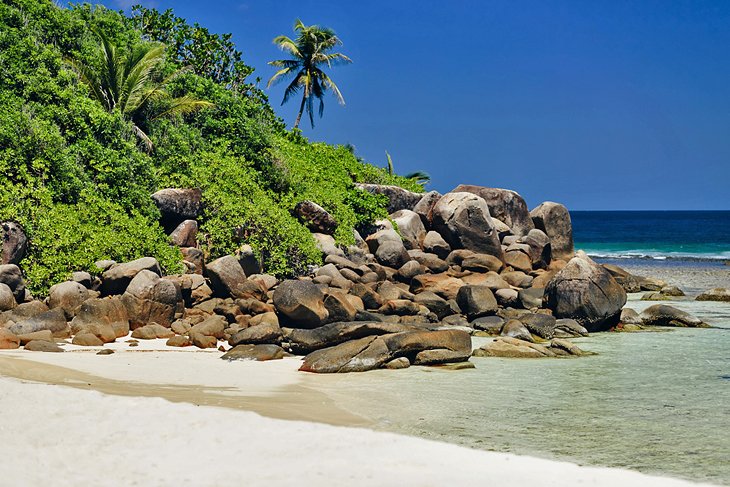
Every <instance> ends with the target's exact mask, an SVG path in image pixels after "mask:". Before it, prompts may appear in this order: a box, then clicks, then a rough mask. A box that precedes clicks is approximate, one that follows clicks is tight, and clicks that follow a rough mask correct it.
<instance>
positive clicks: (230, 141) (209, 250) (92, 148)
mask: <svg viewBox="0 0 730 487" xmlns="http://www.w3.org/2000/svg"><path fill="white" fill-rule="evenodd" d="M138 29H141V30H138ZM95 31H97V32H103V33H104V35H105V36H106V37H108V38H109V39H110V41H111V42H112V43H113V44H114V45H116V46H117V48H118V49H125V50H129V49H134V48H135V46H139V45H140V44H141V43H143V42H147V41H148V40H158V41H163V42H166V43H168V44H169V46H168V47H169V48H168V50H167V53H168V56H167V58H166V59H165V61H164V62H162V63H160V65H159V66H158V68H157V69H156V70H155V72H154V73H153V74H152V75H151V76H152V78H154V80H159V79H161V78H162V77H164V76H165V75H166V74H169V73H172V72H174V71H176V70H178V69H180V68H181V67H183V65H190V66H191V67H192V71H191V72H189V73H187V74H184V75H182V76H179V77H177V78H175V79H174V80H173V81H172V82H170V83H169V84H168V85H167V89H168V91H169V92H170V94H171V96H173V97H180V96H185V95H189V96H192V97H195V98H198V99H202V100H207V101H209V102H211V103H213V104H214V107H213V108H210V109H206V110H203V111H200V112H197V113H194V114H188V115H186V116H178V117H175V118H173V119H166V118H162V119H156V120H153V119H151V117H147V118H146V119H145V120H144V129H145V131H146V132H147V134H148V135H149V137H150V139H151V140H152V142H153V147H154V150H153V151H152V152H151V153H149V154H147V153H145V151H143V150H140V146H139V144H138V141H137V139H136V137H135V132H134V127H133V126H132V125H131V123H130V122H129V121H127V120H125V119H124V117H123V116H122V114H120V113H118V110H117V111H112V112H111V113H109V112H107V111H106V110H105V109H104V108H103V107H102V105H101V104H100V103H99V102H98V101H95V100H93V99H92V98H90V97H89V91H88V88H87V87H86V86H85V85H83V84H81V83H80V82H79V79H78V76H77V75H76V73H74V72H73V71H72V70H71V69H70V68H69V63H68V60H69V59H74V60H76V61H77V62H79V63H86V64H87V65H89V66H93V65H94V63H95V62H98V60H95V59H96V58H95V56H94V52H95V49H96V48H97V46H98V43H99V39H98V37H97V36H96V34H94V32H95ZM0 67H1V68H2V69H0V219H2V220H14V221H17V222H18V223H20V224H21V225H23V227H24V228H25V229H26V233H27V234H28V237H29V238H30V241H31V245H30V251H29V255H28V256H27V257H26V259H25V260H24V261H23V262H21V267H22V268H23V270H24V272H25V273H26V275H27V277H28V278H29V281H30V283H29V284H30V285H31V289H32V290H33V291H34V292H36V293H41V294H42V293H43V292H45V290H46V289H47V288H48V287H49V286H50V285H52V284H54V283H55V282H58V281H60V280H62V279H65V278H67V277H68V275H69V274H70V272H72V271H74V270H81V269H86V270H93V264H94V262H95V261H97V260H99V259H106V258H110V259H114V260H118V261H124V260H130V259H135V258H138V257H141V256H143V255H151V256H154V257H156V258H157V259H158V260H159V261H160V263H161V264H162V266H163V268H164V269H165V270H166V271H167V272H177V271H179V270H180V268H181V264H180V253H179V251H178V250H177V249H175V248H172V247H170V246H169V245H168V238H167V236H166V235H165V234H164V232H163V229H162V228H161V227H160V225H159V224H158V219H159V216H160V215H159V211H158V210H157V208H156V207H155V205H154V203H153V202H152V200H151V198H150V194H151V193H153V192H154V191H156V190H158V189H160V188H163V187H198V188H201V189H202V191H203V200H204V203H205V210H204V214H203V215H202V217H201V219H200V224H201V227H200V230H201V231H200V235H199V241H200V244H201V247H202V248H203V250H204V251H205V252H206V254H207V256H208V257H210V258H215V257H218V256H221V255H224V254H226V253H230V252H233V251H235V250H236V249H237V248H238V247H239V246H240V245H241V244H243V243H247V244H250V245H251V246H252V247H253V248H254V250H255V251H256V253H257V254H258V255H259V256H260V257H261V258H262V259H263V260H264V261H265V266H266V270H267V271H268V272H271V273H274V274H278V275H281V276H290V275H295V274H298V273H302V272H304V271H306V268H307V266H308V265H310V264H318V263H320V262H321V255H320V252H319V251H318V250H317V248H316V245H315V241H314V238H313V237H312V235H311V234H310V233H309V231H308V230H307V229H306V228H305V226H304V225H302V223H300V222H299V221H297V219H296V218H295V217H293V216H292V214H291V211H292V209H293V208H294V206H295V205H296V204H297V203H298V202H300V201H302V200H312V201H314V202H315V203H318V204H320V205H321V206H323V207H324V208H325V209H326V210H327V211H329V212H330V213H332V215H333V216H334V217H335V218H336V219H337V221H338V222H339V227H338V230H337V233H336V235H335V238H336V239H337V241H339V242H340V243H343V244H347V243H351V242H352V241H353V234H352V229H353V228H363V227H364V226H366V225H367V224H368V223H370V222H372V221H373V220H375V219H378V218H384V217H386V216H387V212H386V201H385V198H384V197H383V196H375V195H371V194H369V193H367V192H363V191H360V190H358V189H357V188H356V187H355V183H359V182H368V183H378V184H395V185H399V186H402V187H404V188H408V189H411V190H414V191H420V190H421V187H420V186H419V185H418V184H416V183H415V182H414V181H412V180H408V179H405V178H401V177H398V176H395V175H391V174H388V172H387V171H385V170H383V169H382V168H379V167H376V166H373V165H370V164H367V163H364V162H363V161H361V160H359V159H358V158H356V157H355V156H354V155H353V154H352V152H351V151H349V150H348V149H347V148H345V147H340V146H337V147H334V146H331V145H327V144H323V143H310V142H309V141H308V140H307V139H306V138H304V137H302V136H301V133H300V132H298V131H292V132H287V131H286V130H285V127H284V124H283V123H282V121H281V120H280V119H278V118H277V117H276V115H275V114H274V111H273V109H272V108H271V106H270V105H269V104H268V101H267V98H266V96H265V95H264V94H263V93H262V92H261V91H260V90H259V89H258V88H256V86H255V85H253V84H251V83H249V82H247V77H248V76H250V74H251V73H252V71H253V70H252V68H250V67H249V66H247V65H245V64H244V63H243V61H242V60H241V53H240V52H239V51H238V50H236V49H235V47H234V45H233V44H232V42H231V40H230V36H229V35H218V34H213V33H210V32H209V31H208V30H206V29H205V28H203V27H200V26H198V25H197V24H195V25H189V24H187V22H185V20H184V19H180V18H178V17H175V16H174V15H173V14H172V13H171V12H169V11H168V12H164V13H159V12H157V11H154V10H149V9H143V8H139V9H135V11H134V14H133V17H132V18H127V17H124V16H123V15H122V14H121V13H119V12H114V11H111V10H108V9H106V8H104V7H102V6H90V5H88V4H81V5H74V6H72V7H70V8H69V9H65V8H61V7H58V6H56V5H55V4H54V3H53V2H52V1H51V0H5V1H4V2H2V3H0ZM152 108H154V107H152ZM144 116H145V114H144V113H141V114H140V117H141V118H145V117H144Z"/></svg>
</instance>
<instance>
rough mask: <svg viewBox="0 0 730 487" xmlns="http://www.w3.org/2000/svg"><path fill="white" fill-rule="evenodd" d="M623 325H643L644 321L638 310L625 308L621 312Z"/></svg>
mask: <svg viewBox="0 0 730 487" xmlns="http://www.w3.org/2000/svg"><path fill="white" fill-rule="evenodd" d="M621 323H623V324H624V325H641V324H642V323H643V321H642V320H641V316H639V313H637V312H636V310H633V309H631V308H624V309H622V310H621Z"/></svg>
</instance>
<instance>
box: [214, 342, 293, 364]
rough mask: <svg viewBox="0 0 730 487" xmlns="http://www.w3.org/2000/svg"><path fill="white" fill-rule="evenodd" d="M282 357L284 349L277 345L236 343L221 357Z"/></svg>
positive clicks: (229, 358) (249, 358)
mask: <svg viewBox="0 0 730 487" xmlns="http://www.w3.org/2000/svg"><path fill="white" fill-rule="evenodd" d="M282 358H284V349H283V348H281V347H280V346H278V345H238V346H236V347H234V348H232V349H230V350H229V351H228V352H226V353H225V354H224V355H223V356H222V357H221V359H223V360H228V361H229V362H231V361H233V360H255V361H258V362H264V361H266V360H279V359H282Z"/></svg>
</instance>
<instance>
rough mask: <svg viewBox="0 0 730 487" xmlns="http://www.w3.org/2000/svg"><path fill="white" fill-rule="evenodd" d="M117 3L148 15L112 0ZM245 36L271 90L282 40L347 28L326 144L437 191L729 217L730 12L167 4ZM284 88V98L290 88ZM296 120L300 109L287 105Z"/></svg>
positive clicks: (673, 6)
mask: <svg viewBox="0 0 730 487" xmlns="http://www.w3.org/2000/svg"><path fill="white" fill-rule="evenodd" d="M102 3H104V4H105V5H106V6H108V7H110V8H115V9H119V8H128V7H129V6H130V5H131V4H134V3H138V2H133V1H128V0H105V1H103V2H102ZM141 3H143V4H144V5H146V6H150V7H155V8H158V9H162V10H164V9H167V8H172V9H173V10H174V11H175V13H176V14H177V15H179V16H181V17H184V18H186V19H187V20H188V21H190V22H198V23H200V24H201V25H204V26H206V27H208V28H209V29H211V30H212V31H214V32H221V33H223V32H232V33H233V36H234V41H235V42H236V44H237V45H238V48H239V49H240V50H241V51H243V53H244V60H245V61H246V62H247V63H248V64H250V65H252V66H254V67H255V68H256V73H255V74H254V77H256V76H259V77H261V79H262V85H265V83H266V80H268V78H269V77H270V76H271V75H272V74H273V72H274V70H273V68H271V67H269V66H268V65H267V64H266V63H267V61H270V60H272V59H277V58H280V57H282V54H281V53H280V52H279V51H278V50H277V49H276V48H275V46H273V45H272V43H271V40H272V39H273V38H274V37H275V36H276V35H278V34H287V35H290V34H291V29H292V24H293V22H294V20H295V19H296V18H297V17H300V18H301V19H302V20H303V21H304V22H305V23H306V24H315V23H316V24H320V25H325V26H329V27H332V28H334V29H335V30H336V31H337V33H338V35H339V36H340V38H341V39H342V40H343V42H344V45H343V46H342V47H341V51H342V52H344V53H346V54H347V55H349V56H350V57H351V58H352V59H353V60H354V63H353V64H352V65H349V66H343V67H337V68H334V69H333V70H332V72H331V75H332V77H333V79H334V80H335V81H336V82H337V83H338V85H339V86H340V88H341V90H342V92H343V95H344V97H345V100H346V101H347V105H346V107H341V106H339V105H338V104H337V102H336V101H335V99H334V98H329V99H327V100H326V103H325V104H326V108H325V113H324V118H322V119H318V120H315V124H316V126H315V128H314V129H313V130H312V129H310V128H309V124H308V123H306V124H303V125H304V133H305V135H307V136H308V137H310V139H312V140H324V141H327V142H331V143H347V142H349V143H352V144H354V145H355V146H356V147H357V150H358V153H359V154H360V155H362V156H363V157H364V158H365V159H367V160H368V161H370V162H373V163H376V164H379V165H385V151H386V150H387V151H388V152H389V153H390V154H391V155H392V157H393V161H394V164H395V167H396V171H398V172H401V173H405V172H410V171H414V170H425V171H427V172H429V173H430V174H431V176H432V178H433V183H432V184H431V185H430V188H432V189H436V190H438V191H441V192H445V191H448V190H450V189H452V188H453V187H454V186H456V185H457V184H459V183H469V184H478V185H484V186H494V187H503V188H509V189H514V190H516V191H518V192H519V193H520V194H522V195H523V196H524V197H525V199H526V200H527V202H528V205H529V206H530V207H533V206H536V205H537V204H539V203H540V202H542V201H545V200H552V201H560V202H562V203H565V204H566V205H567V206H568V207H569V208H571V209H586V210H587V209H730V57H729V56H728V48H729V47H730V2H724V1H717V0H716V1H672V0H661V1H659V0H656V1H652V0H642V1H638V2H637V1H623V0H604V1H598V0H597V1H589V2H586V1H568V0H565V1H559V0H553V1H546V0H535V1H521V0H504V1H486V0H485V1H458V0H454V1H448V2H447V1H443V0H442V1H438V2H434V1H429V0H420V1H410V0H408V1H402V0H398V1H393V0H389V1H381V0H373V1H347V0H342V1H338V2H332V1H310V0H298V1H294V0H279V1H276V2H273V1H271V2H270V1H261V0H260V1H242V0H219V1H216V0H209V1H206V2H200V1H192V0H176V1H169V0H154V1H151V0H150V1H143V2H141ZM284 86H285V85H284ZM284 86H281V85H280V86H278V87H275V88H273V89H272V90H270V91H269V95H270V98H271V102H272V105H274V106H275V107H276V110H277V113H279V114H280V115H281V116H282V117H283V118H284V119H285V120H286V122H287V123H288V124H289V125H292V124H293V121H294V118H295V116H296V110H297V108H298V103H297V102H296V101H292V102H290V103H289V104H288V105H286V106H283V107H280V106H279V103H280V101H281V97H282V93H283V89H284Z"/></svg>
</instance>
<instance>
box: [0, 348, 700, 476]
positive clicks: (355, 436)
mask: <svg viewBox="0 0 730 487" xmlns="http://www.w3.org/2000/svg"><path fill="white" fill-rule="evenodd" d="M112 348H117V349H118V352H117V353H115V354H113V355H109V356H97V355H95V351H93V350H88V349H87V350H85V351H81V350H79V349H78V348H77V347H73V346H70V345H66V346H65V349H66V350H67V352H66V353H60V354H52V353H37V352H36V353H33V352H25V351H22V350H18V351H9V352H3V353H2V354H0V374H1V375H2V378H0V388H1V390H2V393H0V408H1V409H2V411H3V422H2V428H0V458H1V460H0V468H1V469H2V472H3V477H2V478H3V483H4V484H6V485H28V486H35V485H49V482H50V483H51V484H52V485H74V486H77V485H173V484H175V485H223V484H226V483H229V482H231V481H235V482H237V483H241V484H243V485H248V486H252V485H253V486H255V485H267V486H271V485H298V486H302V485H381V486H388V485H394V486H395V485H398V486H404V485H419V486H440V485H490V486H522V485H525V486H527V485H530V486H534V485H541V486H551V485H555V486H558V485H560V486H586V485H590V486H616V485H621V486H624V487H625V486H641V487H645V486H669V487H672V486H689V485H699V484H693V483H691V482H687V481H683V480H675V479H669V478H661V477H652V476H647V475H643V474H641V473H637V472H633V471H628V470H621V469H607V468H591V467H582V466H577V465H574V464H570V463H564V462H556V461H549V460H543V459H537V458H532V457H525V456H517V455H512V454H504V453H494V452H487V451H479V450H472V449H468V448H464V447H460V446H456V445H450V444H446V443H439V442H434V441H428V440H424V439H419V438H413V437H407V436H400V435H395V434H391V433H383V432H375V431H370V430H368V429H365V428H354V427H352V425H358V426H367V423H366V422H364V421H363V420H362V419H361V418H358V417H356V416H353V415H352V414H349V413H347V412H346V411H338V410H337V409H336V408H335V407H334V406H333V405H332V403H331V401H328V399H327V397H326V396H325V395H323V394H321V393H318V392H317V391H315V390H311V389H309V388H304V387H302V386H301V384H300V382H301V377H302V373H301V372H297V367H298V365H299V361H298V360H296V359H285V360H281V361H275V362H267V363H255V362H232V363H228V362H224V361H222V360H220V358H219V357H220V354H219V353H212V352H205V351H170V350H166V349H165V348H166V347H164V345H162V344H161V343H160V341H150V342H143V343H142V344H141V346H140V347H139V348H137V349H136V350H134V351H131V350H128V349H126V348H127V345H126V344H124V343H117V344H114V345H112ZM58 384H64V385H58ZM99 391H102V392H99ZM253 411H258V412H259V413H264V414H266V416H270V417H264V416H262V415H261V414H258V413H257V412H253ZM271 416H273V417H271ZM276 418H287V419H276ZM302 419H310V420H311V421H302ZM315 421H316V422H315ZM323 423H330V424H323ZM334 425H341V426H334ZM342 425H348V426H342Z"/></svg>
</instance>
